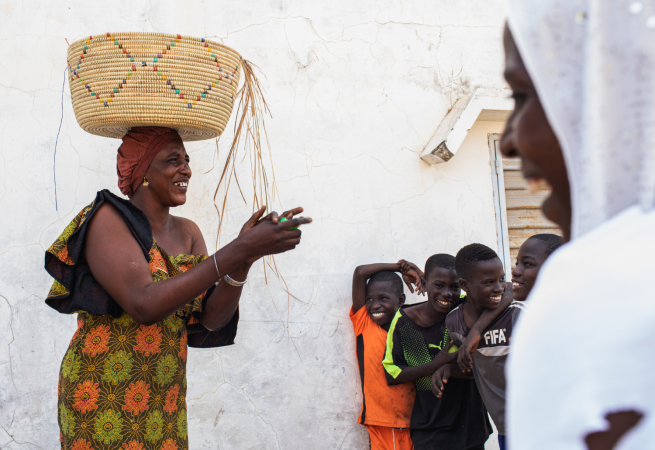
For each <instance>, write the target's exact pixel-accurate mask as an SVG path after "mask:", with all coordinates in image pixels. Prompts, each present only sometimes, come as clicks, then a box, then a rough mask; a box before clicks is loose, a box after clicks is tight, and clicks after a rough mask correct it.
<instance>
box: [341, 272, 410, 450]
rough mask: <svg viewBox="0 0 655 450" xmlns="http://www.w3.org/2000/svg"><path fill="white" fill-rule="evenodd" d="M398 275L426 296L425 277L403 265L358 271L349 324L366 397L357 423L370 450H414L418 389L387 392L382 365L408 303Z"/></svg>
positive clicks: (396, 388)
mask: <svg viewBox="0 0 655 450" xmlns="http://www.w3.org/2000/svg"><path fill="white" fill-rule="evenodd" d="M395 272H401V273H402V274H403V280H404V281H405V283H406V284H407V286H408V287H409V289H410V291H411V292H414V288H413V287H412V283H413V284H414V285H415V286H416V287H417V289H418V290H419V292H420V291H421V276H422V275H423V274H422V273H421V271H420V270H418V268H415V267H411V266H410V265H408V264H407V263H406V262H404V261H402V260H401V261H400V262H399V263H396V264H386V263H381V264H367V265H363V266H359V267H357V268H356V269H355V271H354V273H353V284H352V301H353V306H352V309H351V311H350V320H351V321H352V324H353V328H354V330H355V336H356V348H357V362H358V365H359V374H360V377H361V382H362V394H363V401H362V411H361V413H360V416H359V420H358V423H360V424H362V425H365V426H366V428H367V430H368V433H369V437H370V440H371V450H412V449H413V448H414V446H413V444H412V440H411V438H410V435H409V423H410V415H411V411H412V406H413V404H414V396H415V393H414V386H413V384H411V383H405V384H399V385H395V386H388V385H387V382H386V379H385V376H384V369H383V368H382V364H381V361H382V358H383V356H384V350H385V345H386V342H387V331H388V330H389V325H390V322H391V320H392V319H393V317H394V316H395V314H396V311H398V308H400V306H402V305H403V304H404V303H405V294H404V293H403V281H402V280H401V279H400V277H399V276H398V275H397V274H396V273H395Z"/></svg>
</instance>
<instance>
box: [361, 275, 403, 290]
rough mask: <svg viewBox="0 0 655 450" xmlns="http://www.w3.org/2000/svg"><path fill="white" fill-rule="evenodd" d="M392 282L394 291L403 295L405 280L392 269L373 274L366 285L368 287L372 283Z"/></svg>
mask: <svg viewBox="0 0 655 450" xmlns="http://www.w3.org/2000/svg"><path fill="white" fill-rule="evenodd" d="M377 282H380V283H391V287H392V288H393V291H394V293H396V294H398V295H402V294H403V293H404V289H403V280H402V279H401V278H400V277H399V276H398V274H397V273H396V272H392V271H390V270H383V271H381V272H378V273H376V274H373V276H372V277H371V278H369V279H368V283H366V287H367V288H368V287H369V286H370V285H371V283H377Z"/></svg>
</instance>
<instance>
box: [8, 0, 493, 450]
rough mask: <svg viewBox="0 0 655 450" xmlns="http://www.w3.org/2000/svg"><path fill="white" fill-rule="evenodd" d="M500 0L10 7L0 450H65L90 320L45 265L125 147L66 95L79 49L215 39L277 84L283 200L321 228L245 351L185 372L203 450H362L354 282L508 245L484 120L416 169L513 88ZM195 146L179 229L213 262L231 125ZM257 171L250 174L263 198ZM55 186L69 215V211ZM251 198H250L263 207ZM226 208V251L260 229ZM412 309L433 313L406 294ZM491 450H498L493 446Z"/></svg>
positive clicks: (249, 303) (214, 356) (254, 309)
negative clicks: (78, 343) (454, 111)
mask: <svg viewBox="0 0 655 450" xmlns="http://www.w3.org/2000/svg"><path fill="white" fill-rule="evenodd" d="M500 4H501V1H500V0H459V1H452V0H403V1H391V0H376V1H373V0H360V1H356V2H353V1H350V0H333V1H331V2H315V1H309V0H303V1H300V0H253V1H249V2H234V1H226V0H213V1H205V0H183V1H177V2H173V1H161V0H160V1H156V2H155V1H144V0H130V1H126V0H117V1H114V2H82V1H71V0H59V1H56V2H54V1H51V2H43V1H36V0H23V1H20V2H12V1H8V0H2V1H0V17H1V19H0V21H1V23H2V27H1V28H0V41H1V43H2V45H1V46H0V56H1V57H0V95H1V96H2V101H1V102H0V127H1V129H2V132H1V133H0V181H1V182H0V211H1V214H0V229H1V230H2V231H3V233H2V234H1V235H0V255H1V256H0V274H1V275H0V448H2V449H36V448H39V449H44V450H45V449H55V448H58V444H59V430H58V427H57V419H56V397H57V394H56V386H57V376H58V372H59V366H60V364H61V360H62V358H63V356H64V353H65V349H66V347H67V345H68V343H69V340H70V338H71V336H72V334H73V332H74V330H75V325H76V324H75V318H74V317H72V316H65V315H60V314H57V313H56V312H55V311H54V310H52V309H50V308H48V307H47V306H46V305H45V303H44V298H45V296H46V294H47V292H48V289H49V286H50V284H51V281H52V280H51V279H50V277H49V276H48V275H47V274H46V272H45V271H44V270H43V258H44V251H45V249H46V248H48V246H49V245H50V244H51V243H52V241H53V240H54V239H55V238H56V237H57V236H58V235H59V233H61V232H62V230H63V229H64V227H65V226H66V224H68V222H69V221H70V220H71V219H72V218H73V217H74V216H75V215H76V214H77V213H78V212H79V211H80V210H81V209H82V208H83V207H84V206H85V205H87V204H88V203H90V202H91V201H92V200H93V198H94V196H95V193H96V191H98V190H100V189H103V188H109V189H111V190H112V192H114V193H118V189H117V186H116V169H115V165H116V149H117V147H118V145H119V142H120V141H118V140H113V139H108V138H101V137H97V136H92V135H90V134H87V133H85V132H84V131H82V129H81V128H80V127H79V126H78V125H77V123H76V121H75V117H74V115H73V111H72V107H71V102H70V95H69V91H68V86H67V85H66V88H65V90H64V94H63V123H62V127H61V134H60V136H59V141H58V146H57V157H56V166H55V165H53V162H54V157H53V156H54V155H53V152H54V147H55V138H56V135H57V130H58V127H59V122H60V117H61V115H62V83H63V82H64V77H65V68H66V50H67V43H66V39H68V42H73V41H74V40H76V39H79V38H80V37H82V36H85V35H89V34H97V33H103V32H106V31H133V30H144V31H161V32H169V33H180V34H188V35H195V36H202V37H208V38H212V39H216V40H219V41H221V42H223V43H225V44H226V45H229V46H231V47H233V48H235V49H236V50H237V51H239V52H240V53H241V54H242V55H243V56H244V57H245V58H246V59H249V60H251V61H252V62H254V63H255V64H256V65H257V66H259V67H260V68H261V69H262V71H263V72H264V73H265V75H266V77H265V79H263V84H264V86H265V89H266V98H267V101H268V103H269V105H270V107H271V110H272V114H273V117H272V118H269V119H268V120H267V124H266V127H267V132H268V136H269V139H270V142H271V151H272V154H273V160H274V164H275V177H276V180H277V183H278V189H279V193H280V199H281V200H280V199H276V201H275V204H274V205H273V206H274V207H275V208H276V209H278V210H280V209H281V208H282V207H285V208H289V207H292V206H297V205H302V206H303V207H304V208H305V211H306V214H307V215H310V216H312V217H313V218H314V223H313V224H311V225H310V226H308V227H306V228H305V229H304V233H303V242H302V244H301V245H300V246H299V248H298V249H297V250H296V251H294V252H292V253H289V254H284V255H280V256H278V257H277V258H276V261H277V265H278V267H279V268H280V271H281V273H282V274H283V276H284V280H285V282H286V283H287V285H288V287H289V290H290V292H291V294H293V296H288V295H287V294H286V293H285V292H284V290H283V284H282V282H281V281H280V280H278V279H277V278H275V277H271V274H270V272H268V273H267V280H268V283H266V282H265V277H264V270H263V267H262V265H261V264H259V265H258V266H256V267H255V268H254V269H253V270H252V271H251V275H250V282H249V283H248V284H247V285H246V287H245V289H244V293H243V298H242V302H241V322H240V325H239V333H238V336H237V345H234V346H231V347H226V348H221V349H216V350H214V349H208V350H195V349H192V350H191V351H190V354H189V372H188V380H189V391H188V398H187V402H188V407H189V433H190V443H191V444H190V445H191V448H192V449H216V448H219V449H250V448H257V449H285V450H286V449H362V448H366V446H367V444H368V437H367V435H366V432H365V430H364V428H363V427H362V426H360V425H357V424H356V419H357V415H358V413H359V410H360V407H361V400H362V399H361V390H360V385H359V376H358V372H357V365H356V359H355V350H354V336H353V332H352V326H351V324H350V321H349V319H348V311H349V307H350V302H351V299H350V281H351V276H352V270H353V269H354V268H355V266H357V265H359V264H363V263H368V262H379V261H391V262H394V261H397V260H398V259H399V258H405V259H409V260H412V261H414V262H416V263H417V264H419V265H423V263H424V262H425V259H426V258H427V257H428V256H430V255H431V254H433V253H437V252H450V253H454V252H456V251H457V250H458V248H459V247H461V246H462V245H464V244H467V243H470V242H473V241H477V242H482V243H485V244H487V245H490V246H491V247H493V248H495V246H496V226H495V219H494V208H493V192H492V184H491V178H490V165H489V150H488V147H487V133H492V132H499V131H501V129H502V124H501V123H496V122H479V123H476V125H474V127H473V129H471V131H470V133H469V135H468V137H467V139H466V141H465V142H464V144H463V145H462V147H461V148H460V150H459V151H458V153H457V155H456V157H454V158H453V159H452V160H451V161H449V162H448V163H447V164H443V165H439V166H428V165H427V164H425V163H424V162H422V161H421V160H420V158H419V156H418V155H419V153H420V152H421V151H422V150H423V147H424V146H425V145H426V143H427V142H428V140H429V139H430V137H431V136H432V134H433V133H434V131H435V129H436V128H437V126H438V124H439V122H440V121H441V119H442V118H443V117H444V116H445V114H446V112H447V111H448V110H449V108H450V107H451V106H452V104H453V103H454V102H455V101H456V100H457V98H459V96H461V95H462V94H463V93H466V92H469V91H471V90H473V89H475V88H478V87H483V88H488V89H492V90H494V89H495V90H501V89H503V88H504V83H503V81H502V77H501V72H502V44H501V36H502V26H503V16H504V14H503V11H502V9H501V6H500ZM226 130H227V131H226V133H225V135H224V136H222V137H221V139H220V141H219V143H218V149H219V152H218V154H217V145H216V143H215V142H213V141H205V142H195V143H189V144H188V145H187V149H188V151H189V152H190V154H191V158H192V162H191V165H192V169H193V170H194V177H193V179H192V180H191V184H190V187H189V195H188V203H187V204H186V205H185V206H183V207H181V208H179V211H177V212H176V213H177V214H179V215H182V216H185V217H188V218H191V219H192V220H194V221H196V223H198V225H199V226H200V228H201V230H202V231H203V233H204V235H205V238H206V240H207V244H208V247H209V248H210V250H212V249H213V248H214V244H215V242H216V229H217V225H218V218H217V215H216V211H215V209H214V207H213V205H212V197H213V193H214V188H215V186H216V183H217V182H218V179H219V177H220V168H221V167H222V163H223V162H224V158H225V155H226V153H227V150H228V148H229V143H230V142H231V130H232V126H231V124H230V125H228V127H227V129H226ZM249 170H250V169H249V161H248V160H247V159H246V160H244V161H241V162H240V163H239V165H238V175H239V177H240V180H247V179H248V177H249V176H250V175H249ZM54 176H56V182H57V203H58V210H55V189H54ZM247 184H248V183H241V186H242V188H244V190H245V191H244V195H245V197H246V198H251V196H250V197H249V193H248V188H247ZM251 210H252V208H251V205H246V204H244V202H243V200H242V199H241V196H240V195H239V193H238V190H236V189H232V190H231V191H230V194H229V203H228V217H227V219H226V222H225V223H224V227H225V228H224V233H223V235H222V237H221V239H220V241H219V245H224V244H225V243H226V242H228V241H229V240H230V239H233V238H234V237H235V236H236V234H237V233H238V230H239V229H240V227H241V224H242V223H243V222H244V221H245V220H246V219H247V218H248V217H249V215H250V214H251ZM409 301H419V298H418V297H416V296H413V295H411V294H409ZM490 448H492V447H490Z"/></svg>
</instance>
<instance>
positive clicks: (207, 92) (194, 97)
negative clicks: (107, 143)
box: [68, 32, 245, 141]
mask: <svg viewBox="0 0 655 450" xmlns="http://www.w3.org/2000/svg"><path fill="white" fill-rule="evenodd" d="M244 62H245V61H244V60H243V59H242V58H241V55H239V53H237V52H236V51H234V50H233V49H231V48H229V47H227V46H225V45H223V44H221V43H218V42H213V41H210V40H207V39H204V38H203V39H201V38H196V37H192V36H181V35H179V34H178V35H172V34H165V33H150V32H117V33H104V34H98V35H93V36H88V37H86V38H84V39H79V40H77V41H75V42H73V43H71V45H70V47H69V48H68V69H69V73H68V76H69V80H70V91H71V100H72V103H73V110H74V112H75V117H76V119H77V122H78V123H79V125H80V126H81V127H82V128H83V129H84V130H86V131H88V132H89V133H93V134H97V135H100V136H107V137H113V138H121V137H123V136H124V135H125V133H127V131H128V130H129V129H130V128H133V127H140V126H160V127H167V128H172V129H175V130H177V131H178V133H180V136H181V137H182V139H183V140H184V141H193V140H202V139H211V138H215V137H218V136H220V135H221V133H222V132H223V130H224V129H225V127H226V126H227V123H228V121H229V120H230V116H231V114H232V110H233V109H234V103H235V102H234V97H235V96H236V95H235V91H236V89H237V88H238V85H239V78H240V75H241V71H242V70H243V67H242V66H243V64H244Z"/></svg>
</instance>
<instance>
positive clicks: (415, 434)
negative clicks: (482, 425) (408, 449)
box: [410, 429, 484, 450]
mask: <svg viewBox="0 0 655 450" xmlns="http://www.w3.org/2000/svg"><path fill="white" fill-rule="evenodd" d="M410 435H411V437H412V441H414V450H444V449H447V450H484V442H481V443H477V444H475V445H469V446H467V445H466V444H464V443H463V442H462V436H461V434H459V433H447V432H443V431H435V430H430V429H427V430H411V429H410Z"/></svg>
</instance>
